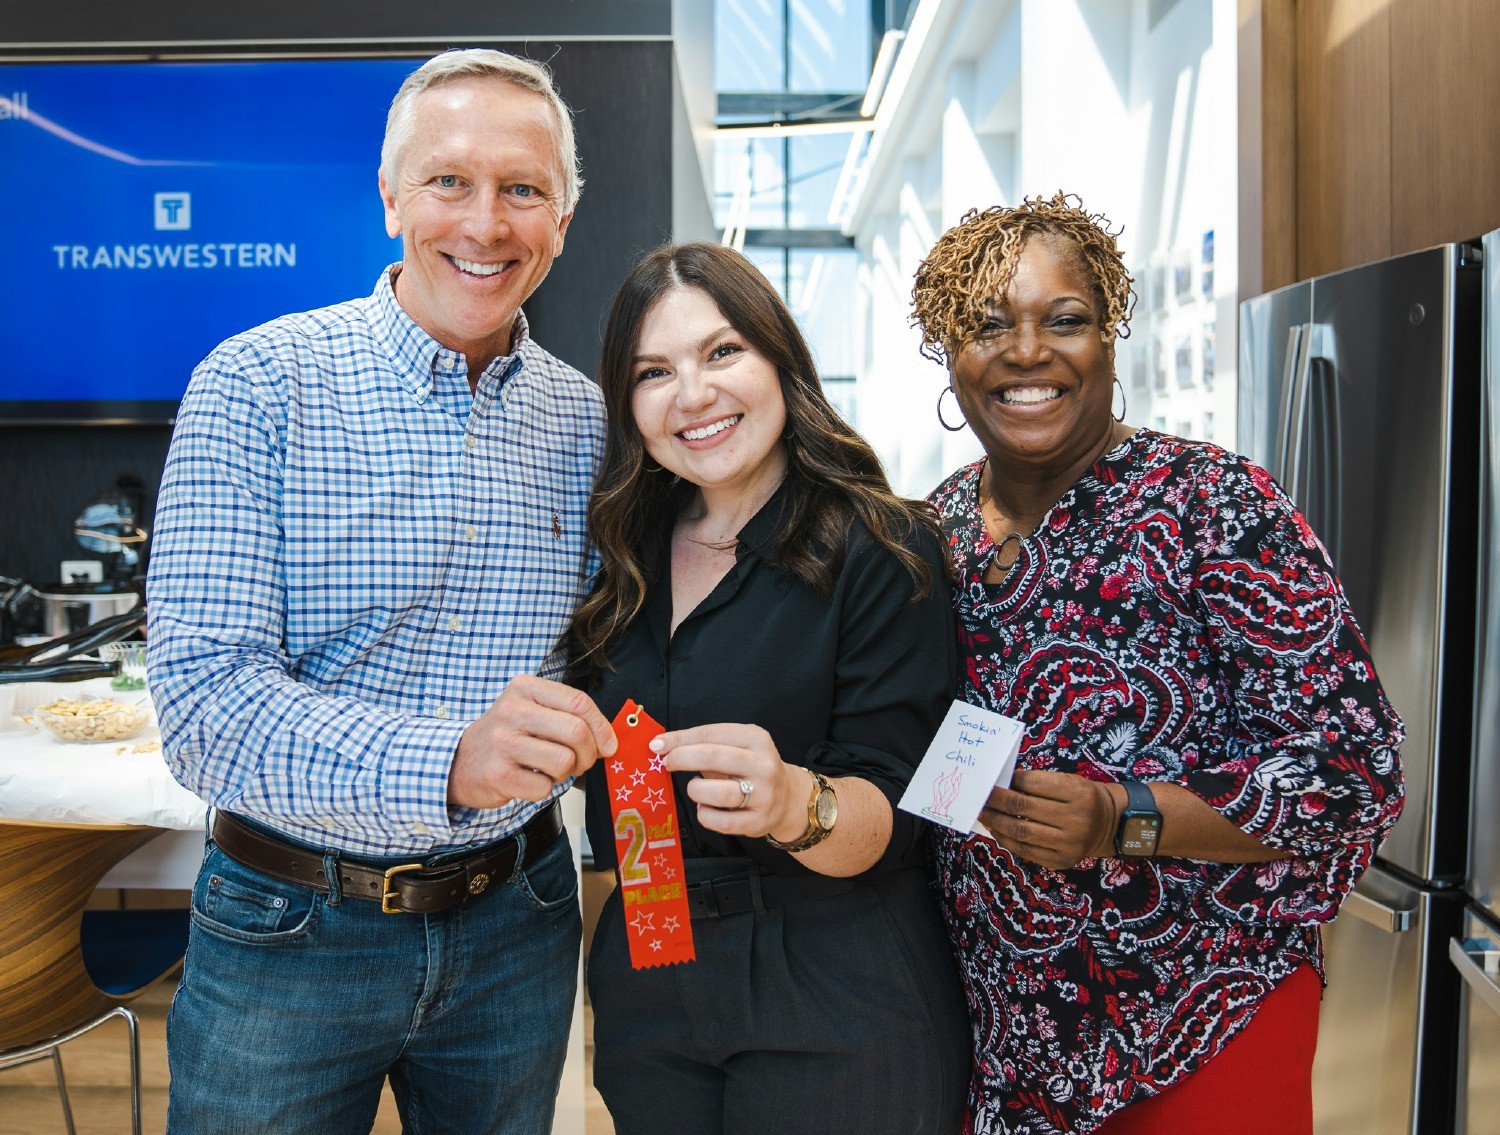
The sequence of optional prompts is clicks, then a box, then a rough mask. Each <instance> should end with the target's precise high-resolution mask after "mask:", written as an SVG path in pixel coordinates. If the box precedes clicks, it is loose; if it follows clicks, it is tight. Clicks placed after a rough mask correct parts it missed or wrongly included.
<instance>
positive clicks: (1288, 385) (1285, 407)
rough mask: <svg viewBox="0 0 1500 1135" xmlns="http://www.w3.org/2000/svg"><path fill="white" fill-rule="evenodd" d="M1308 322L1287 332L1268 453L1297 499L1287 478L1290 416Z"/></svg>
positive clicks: (1282, 481) (1309, 328)
mask: <svg viewBox="0 0 1500 1135" xmlns="http://www.w3.org/2000/svg"><path fill="white" fill-rule="evenodd" d="M1311 333H1312V324H1311V323H1298V324H1296V325H1294V326H1293V327H1291V328H1290V329H1289V330H1288V331H1287V333H1286V359H1285V360H1284V361H1283V362H1282V364H1281V415H1280V418H1281V420H1280V421H1279V422H1277V424H1276V438H1275V441H1274V443H1273V445H1272V449H1271V454H1272V458H1273V460H1274V461H1275V463H1276V464H1275V468H1274V469H1272V470H1271V472H1273V473H1274V474H1275V475H1276V480H1277V482H1278V483H1279V484H1280V485H1281V487H1282V488H1283V489H1285V490H1286V491H1287V493H1288V494H1289V495H1291V497H1292V499H1293V500H1294V501H1295V500H1296V494H1295V493H1292V486H1291V484H1290V483H1289V482H1288V477H1289V476H1290V475H1291V466H1292V419H1293V416H1294V412H1293V403H1294V402H1295V401H1296V396H1297V389H1298V386H1299V385H1300V382H1299V379H1300V378H1301V376H1302V372H1303V371H1304V370H1305V369H1306V366H1307V356H1308V350H1307V348H1308V340H1309V339H1310V338H1311V337H1312V336H1311Z"/></svg>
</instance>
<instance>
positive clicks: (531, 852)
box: [213, 801, 563, 914]
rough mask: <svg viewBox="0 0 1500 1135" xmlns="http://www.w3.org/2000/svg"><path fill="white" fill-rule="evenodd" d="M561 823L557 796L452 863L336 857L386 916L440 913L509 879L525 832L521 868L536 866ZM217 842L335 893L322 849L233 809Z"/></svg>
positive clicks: (354, 894) (346, 876)
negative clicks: (515, 827) (253, 823)
mask: <svg viewBox="0 0 1500 1135" xmlns="http://www.w3.org/2000/svg"><path fill="white" fill-rule="evenodd" d="M562 827H563V824H562V809H561V808H559V807H558V806H557V804H556V802H555V801H554V802H553V803H552V804H551V805H549V806H548V807H546V808H544V809H543V810H542V811H540V812H538V813H537V814H536V815H535V816H534V817H532V819H531V820H530V822H528V823H527V825H526V826H525V827H524V828H522V829H521V831H520V832H519V833H518V835H513V836H507V837H506V838H505V839H501V840H496V841H495V842H494V843H491V844H487V845H486V846H484V847H482V848H480V849H479V850H478V851H476V852H475V853H474V854H473V855H470V856H469V857H468V858H466V859H460V860H458V861H457V862H454V863H442V864H439V865H438V866H436V867H427V866H425V865H424V864H421V863H398V864H396V865H395V866H394V867H373V866H370V865H368V864H364V863H358V862H355V861H352V860H349V859H345V858H344V857H343V856H338V857H337V859H336V863H337V865H338V873H339V885H340V887H341V888H342V889H343V893H344V894H346V895H348V896H350V897H351V898H357V899H368V900H369V901H370V902H378V903H379V904H380V909H381V910H383V911H385V913H386V914H436V913H438V912H439V911H443V910H449V909H451V908H452V907H455V906H458V905H459V904H461V903H466V902H468V901H469V900H471V899H476V898H478V897H479V896H480V895H482V894H484V892H485V891H487V890H488V889H489V886H490V884H491V883H493V882H495V881H496V880H498V881H500V882H502V883H503V882H505V881H506V880H507V879H509V878H510V877H511V875H512V874H513V873H514V872H515V869H516V854H517V852H518V850H519V848H520V846H521V843H522V841H521V840H520V839H519V836H521V835H524V836H525V837H526V839H525V841H524V842H525V846H526V850H525V853H524V856H523V857H522V859H521V866H523V867H530V866H531V865H532V864H533V863H535V862H536V861H537V859H539V858H540V857H541V855H542V853H543V852H544V851H546V850H547V849H548V848H549V847H551V846H552V841H553V840H555V839H556V838H557V837H558V834H559V833H560V832H561V831H562ZM213 840H214V843H216V844H218V845H219V850H221V851H222V852H224V854H225V855H227V856H229V858H231V859H233V860H234V861H235V862H236V863H242V864H244V865H245V866H246V867H249V868H251V869H252V870H255V871H260V872H262V873H264V874H266V875H270V876H271V877H272V878H273V879H280V880H282V881H283V882H287V883H295V884H297V885H298V886H301V887H307V888H308V889H310V890H314V891H321V892H322V893H324V894H327V893H328V891H329V886H328V876H327V875H326V874H325V873H324V870H323V856H322V855H321V854H319V853H318V852H316V851H309V850H308V849H307V848H305V847H299V846H298V845H296V844H294V843H289V842H288V841H286V840H283V839H279V838H278V837H276V836H273V835H270V834H269V833H267V832H263V831H261V830H259V829H258V828H252V827H250V826H249V825H248V824H245V823H243V822H242V821H240V820H237V819H235V818H234V817H233V816H231V815H230V814H229V813H228V812H216V813H215V814H214V829H213Z"/></svg>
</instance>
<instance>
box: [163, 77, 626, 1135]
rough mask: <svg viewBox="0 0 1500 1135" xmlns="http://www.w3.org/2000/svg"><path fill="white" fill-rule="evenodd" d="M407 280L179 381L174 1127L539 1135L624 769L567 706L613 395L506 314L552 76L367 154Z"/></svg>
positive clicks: (168, 547)
mask: <svg viewBox="0 0 1500 1135" xmlns="http://www.w3.org/2000/svg"><path fill="white" fill-rule="evenodd" d="M379 185H380V194H381V198H382V200H383V202H384V205H385V216H386V228H387V231H388V232H389V233H390V235H391V236H398V235H399V236H400V237H401V240H402V256H403V258H402V261H401V262H400V263H398V264H395V265H392V266H391V267H390V268H388V269H387V270H386V271H385V272H384V273H382V274H381V277H380V279H379V281H378V282H377V284H376V287H375V291H374V293H373V294H372V295H371V296H369V297H368V298H366V299H362V300H354V301H351V302H348V303H342V304H338V305H336V306H334V307H329V308H324V309H321V310H319V311H313V312H306V313H303V314H299V315H289V316H285V317H283V318H281V319H277V320H274V321H272V322H271V323H268V324H265V325H264V326H262V327H258V328H255V329H253V330H251V331H247V332H245V333H243V334H241V335H236V336H234V337H233V338H231V339H229V340H228V341H226V342H225V343H223V344H221V345H220V346H219V347H217V348H216V349H215V350H214V351H213V352H212V353H211V354H210V355H209V357H208V358H207V359H206V360H204V362H203V363H202V364H200V365H199V367H198V368H197V370H196V371H195V372H194V376H193V380H192V383H191V384H190V386H189V388H188V392H187V394H186V396H185V397H184V399H183V403H182V407H181V411H180V413H179V415H178V419H177V428H176V431H175V433H174V435H173V439H172V448H171V452H170V454H169V456H168V459H167V467H166V472H165V475H164V479H163V484H162V490H161V496H160V501H159V505H158V511H157V522H156V537H155V552H154V555H153V556H152V561H151V571H150V577H149V581H148V585H147V589H148V604H147V610H148V612H149V616H150V627H149V632H150V633H149V636H148V637H149V650H150V673H151V684H152V693H153V696H154V697H155V700H156V705H157V711H158V714H159V717H160V719H161V727H162V737H163V741H164V750H165V753H166V757H167V760H168V762H169V763H170V765H171V767H172V769H173V771H174V773H175V774H176V776H177V777H178V779H179V780H181V781H182V783H183V784H185V785H186V786H187V787H188V788H190V789H192V790H193V791H194V792H196V793H198V794H199V795H200V796H202V797H203V798H204V799H205V800H207V801H209V802H210V803H211V804H212V805H213V806H214V808H215V809H216V813H215V819H214V822H213V827H212V833H211V839H210V842H209V843H208V847H207V853H206V856H205V859H204V863H203V868H202V871H201V873H200V875H199V878H198V882H197V886H196V887H195V889H194V892H193V930H192V938H191V941H190V943H189V946H188V953H187V960H186V963H185V967H184V972H183V979H182V984H181V987H180V988H179V990H178V992H177V996H176V998H175V1000H174V1001H173V1005H172V1011H171V1015H170V1017H169V1019H168V1031H167V1045H168V1054H169V1059H170V1063H171V1073H172V1081H171V1097H170V1106H169V1114H168V1129H169V1130H170V1131H172V1132H174V1133H177V1135H191V1133H197V1132H203V1133H208V1132H213V1133H216V1135H223V1133H228V1132H244V1133H256V1135H263V1133H268V1132H276V1133H277V1135H286V1133H290V1132H308V1133H313V1132H316V1133H318V1135H336V1133H340V1132H368V1131H369V1130H370V1127H371V1124H372V1122H373V1118H374V1115H375V1112H376V1108H377V1104H378V1099H379V1095H380V1091H381V1086H382V1083H383V1082H384V1081H385V1080H386V1079H387V1078H389V1080H390V1083H391V1086H392V1089H393V1091H394V1093H395V1097H396V1102H397V1105H398V1107H399V1108H400V1111H401V1115H402V1122H403V1126H404V1127H405V1128H406V1129H407V1130H413V1131H422V1132H454V1133H463V1135H477V1133H481V1132H506V1133H511V1132H514V1133H522V1132H524V1133H534V1132H544V1131H547V1130H549V1129H550V1127H551V1119H552V1112H553V1107H554V1102H555V1097H556V1092H557V1084H558V1079H559V1077H560V1075H561V1070H562V1063H563V1055H564V1051H565V1048H566V1040H567V1032H568V1025H569V1021H570V1017H571V1010H572V1005H573V999H574V993H575V986H576V973H577V955H578V944H579V935H580V927H579V913H578V904H577V894H576V887H577V879H576V874H575V872H574V870H573V863H572V855H571V852H570V849H569V847H568V840H567V838H566V835H565V833H563V831H562V827H561V823H560V821H559V818H558V805H557V803H556V800H557V797H558V796H559V795H560V794H561V793H562V792H563V791H565V790H566V788H567V785H568V784H569V783H570V781H571V778H572V777H574V776H576V775H578V774H579V773H581V772H582V771H583V770H584V769H586V768H588V767H589V766H590V765H592V764H593V763H594V761H595V760H597V759H598V758H599V757H600V756H601V755H605V756H607V755H609V754H610V753H612V752H613V750H614V745H615V742H614V737H613V734H612V733H611V731H610V728H609V725H608V723H607V722H606V721H605V720H604V719H603V717H601V716H600V714H599V712H598V710H597V709H596V708H595V707H594V705H593V703H592V702H590V701H589V699H588V698H587V697H585V696H584V695H583V694H581V693H579V692H577V691H575V690H572V689H570V688H568V687H567V686H565V685H562V684H561V683H560V682H559V681H557V679H558V678H559V677H560V675H561V673H562V670H563V662H564V660H563V658H562V656H561V653H560V651H559V649H558V638H559V635H560V634H561V632H562V630H563V628H564V627H565V626H566V625H567V622H568V619H569V616H570V615H571V613H572V609H573V606H574V604H575V602H576V601H577V600H578V599H579V598H580V597H581V594H582V591H583V588H584V586H585V581H586V576H587V572H588V569H589V552H588V543H587V538H586V532H585V506H586V504H587V500H588V494H589V488H590V484H591V482H592V478H593V473H594V468H595V465H596V463H597V460H598V456H599V453H600V449H601V446H602V439H603V406H602V401H601V399H600V396H599V392H598V389H597V387H595V386H594V384H593V383H592V382H591V381H589V380H588V379H586V378H585V377H584V376H583V375H581V374H579V373H578V372H577V371H575V370H573V369H572V368H570V367H568V366H566V365H565V364H563V363H562V362H560V361H559V360H557V359H556V358H554V357H553V356H551V355H550V354H548V353H547V352H546V351H544V350H542V348H541V347H539V346H538V345H537V344H536V343H535V341H533V340H532V339H531V337H530V335H529V334H528V330H527V325H526V318H525V316H524V315H523V314H522V313H521V304H522V303H523V302H524V301H525V300H526V299H527V297H529V296H530V295H531V293H532V292H533V291H534V290H535V289H536V287H537V285H538V284H540V283H541V282H542V280H543V278H545V276H546V275H547V271H548V269H549V268H550V267H551V265H552V261H553V259H554V258H555V257H556V256H557V255H558V254H559V253H560V252H561V251H562V247H563V238H564V236H565V234H566V232H567V228H568V222H569V221H570V220H571V219H572V216H573V209H574V206H575V204H576V203H577V200H578V193H579V187H580V181H579V177H578V170H577V159H576V156H575V150H574V142H573V128H572V121H571V117H570V114H569V111H568V108H567V107H566V106H565V105H564V104H563V102H562V100H561V99H560V98H559V97H558V95H557V93H556V91H555V90H554V89H553V86H552V83H551V79H550V76H549V75H548V73H547V72H546V70H545V69H543V68H542V67H540V66H538V65H537V64H535V63H532V62H530V61H528V60H523V59H519V58H516V57H514V56H510V55H506V54H504V53H502V52H497V51H488V50H473V51H455V52H448V53H445V54H443V55H440V56H438V57H437V58H435V59H432V60H429V61H428V62H427V63H426V64H424V65H423V66H422V67H420V68H418V69H417V70H416V71H415V72H414V73H413V74H412V75H411V76H409V77H408V78H407V80H406V82H405V83H404V84H403V85H402V87H401V89H400V91H399V92H398V93H397V95H396V97H395V100H394V102H393V103H392V105H391V110H390V115H389V119H388V121H387V127H386V138H385V144H384V146H383V147H382V151H381V164H380V177H379Z"/></svg>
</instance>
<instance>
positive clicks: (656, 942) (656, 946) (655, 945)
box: [651, 938, 661, 950]
mask: <svg viewBox="0 0 1500 1135" xmlns="http://www.w3.org/2000/svg"><path fill="white" fill-rule="evenodd" d="M651 948H652V949H653V950H660V949H661V939H660V938H653V939H651Z"/></svg>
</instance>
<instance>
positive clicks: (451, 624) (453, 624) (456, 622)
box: [448, 615, 464, 631]
mask: <svg viewBox="0 0 1500 1135" xmlns="http://www.w3.org/2000/svg"><path fill="white" fill-rule="evenodd" d="M463 625H464V621H463V620H462V619H460V618H459V617H458V616H457V615H453V616H451V617H450V618H449V619H448V629H449V630H450V631H456V630H458V628H459V627H461V626H463Z"/></svg>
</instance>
